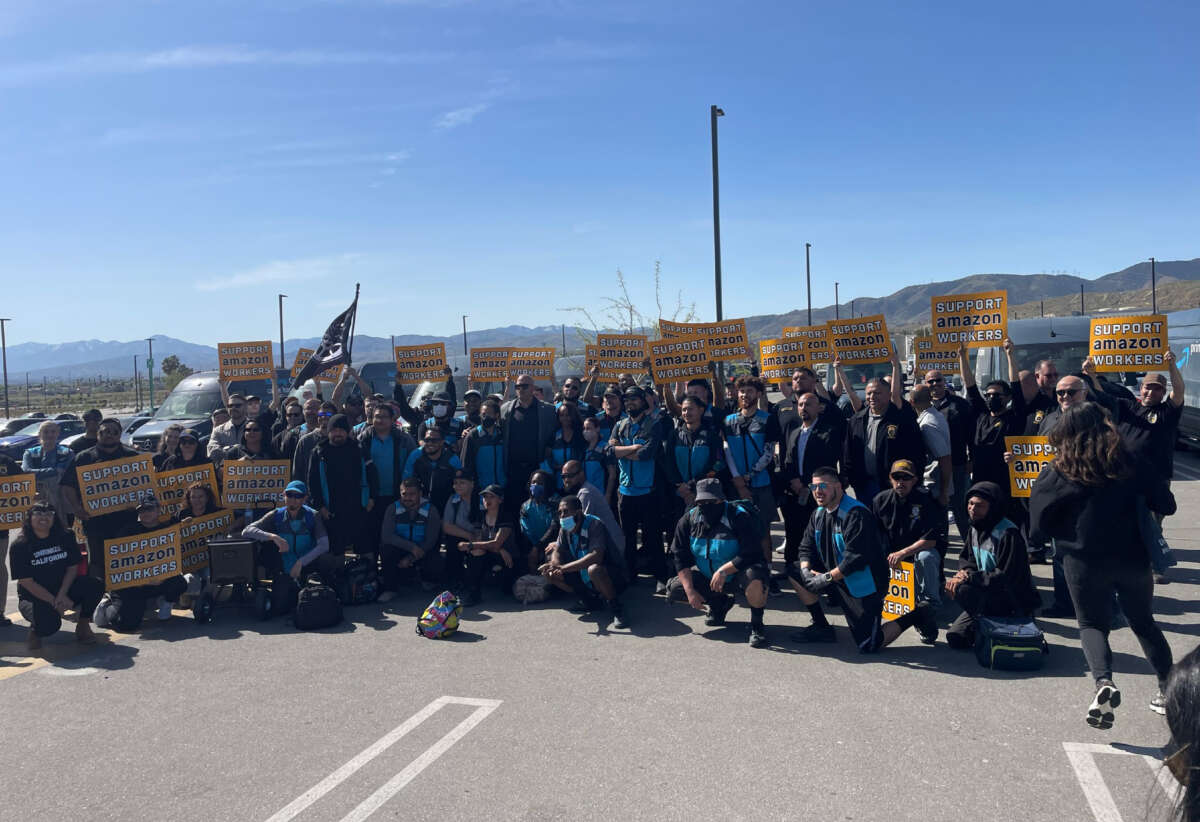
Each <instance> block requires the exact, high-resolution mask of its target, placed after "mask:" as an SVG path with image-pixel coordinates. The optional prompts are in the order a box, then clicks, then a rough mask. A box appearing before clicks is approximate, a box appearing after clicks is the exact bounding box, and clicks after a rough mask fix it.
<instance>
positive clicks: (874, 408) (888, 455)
mask: <svg viewBox="0 0 1200 822" xmlns="http://www.w3.org/2000/svg"><path fill="white" fill-rule="evenodd" d="M903 380H904V374H903V371H902V369H901V367H900V357H899V356H898V355H897V354H896V351H895V349H892V379H891V382H890V383H889V382H888V381H887V380H885V379H883V378H882V377H875V378H873V379H871V380H869V381H868V382H867V385H866V395H867V402H866V404H865V405H864V406H863V407H862V408H861V409H860V410H858V411H856V412H855V413H854V416H852V417H851V418H850V420H849V422H847V423H846V440H845V449H844V451H843V454H842V470H843V471H844V472H845V473H846V475H847V478H848V479H849V480H850V484H851V485H852V486H853V487H854V496H855V498H856V499H859V500H864V501H866V502H870V501H871V500H873V499H874V498H875V495H876V494H878V493H879V492H880V490H882V488H883V483H884V482H885V481H886V480H887V477H888V469H889V468H890V467H891V465H892V463H894V462H896V460H909V461H910V462H912V463H913V464H914V465H924V464H925V443H924V441H923V440H922V439H921V429H920V428H919V427H918V426H917V417H916V414H914V413H913V412H912V409H910V408H906V407H905V406H904V400H903V394H902V386H903V385H904V382H903Z"/></svg>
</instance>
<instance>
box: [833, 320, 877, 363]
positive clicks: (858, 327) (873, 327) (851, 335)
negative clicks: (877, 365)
mask: <svg viewBox="0 0 1200 822" xmlns="http://www.w3.org/2000/svg"><path fill="white" fill-rule="evenodd" d="M825 327H826V328H827V329H828V330H829V342H830V347H831V348H832V349H833V355H834V356H835V357H837V358H838V359H839V360H841V361H842V364H843V365H854V364H865V363H873V362H890V361H891V359H892V341H891V338H890V337H889V336H888V330H887V321H886V320H885V319H884V318H883V315H882V314H872V315H871V316H869V317H859V318H857V319H853V320H830V321H829V322H827V323H825Z"/></svg>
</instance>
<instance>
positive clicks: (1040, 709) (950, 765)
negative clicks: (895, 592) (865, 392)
mask: <svg viewBox="0 0 1200 822" xmlns="http://www.w3.org/2000/svg"><path fill="white" fill-rule="evenodd" d="M1174 490H1175V493H1176V496H1177V498H1178V500H1179V508H1180V511H1179V514H1178V515H1176V516H1175V517H1172V518H1170V519H1168V520H1167V521H1166V523H1165V530H1166V535H1167V538H1168V540H1169V541H1170V543H1171V545H1172V547H1173V549H1174V550H1175V552H1176V556H1177V557H1178V559H1179V561H1180V564H1179V566H1178V567H1176V568H1174V569H1173V570H1172V573H1171V578H1172V582H1171V583H1170V584H1169V585H1166V586H1161V587H1159V588H1158V589H1157V590H1156V612H1157V614H1158V616H1159V621H1160V624H1161V626H1162V627H1163V629H1164V630H1165V631H1166V632H1167V637H1168V639H1169V641H1170V643H1171V646H1172V648H1173V649H1174V651H1175V653H1176V656H1177V657H1178V656H1181V655H1182V654H1184V653H1186V652H1187V651H1189V650H1191V648H1193V647H1194V646H1195V645H1196V642H1197V636H1198V635H1200V618H1198V617H1197V614H1196V613H1195V610H1196V609H1195V607H1194V603H1195V602H1196V601H1197V598H1198V597H1197V595H1198V593H1200V516H1198V514H1197V512H1200V458H1198V455H1196V454H1194V453H1192V454H1187V455H1184V454H1179V455H1178V468H1177V475H1176V480H1175V484H1174ZM1049 572H1050V568H1049V566H1045V565H1041V566H1037V567H1036V568H1035V574H1036V576H1037V579H1038V583H1039V585H1040V586H1041V590H1042V591H1043V594H1044V597H1048V590H1049ZM651 590H652V588H651V586H650V584H649V582H648V581H647V580H645V579H643V581H642V582H641V583H640V584H639V585H638V586H637V587H636V588H635V589H633V591H632V592H631V593H630V594H627V596H626V601H627V612H628V614H629V615H630V617H631V619H632V620H633V627H632V629H631V630H628V631H610V630H609V629H608V628H607V627H606V624H605V620H602V619H599V618H598V617H597V616H582V617H581V616H576V615H574V614H570V613H567V612H566V611H565V610H564V603H563V601H561V600H560V601H551V602H547V603H544V604H539V605H534V606H530V607H528V608H522V607H520V606H518V605H517V604H515V603H513V602H511V601H509V600H507V599H504V600H502V599H501V598H500V597H499V595H497V594H493V595H492V596H491V597H489V598H488V599H487V600H485V603H484V604H483V606H482V607H480V608H477V609H469V610H468V611H467V612H466V614H465V619H464V622H463V627H462V630H461V631H460V632H459V634H458V636H457V637H455V638H454V639H453V640H448V641H430V640H427V639H424V638H421V637H419V636H417V635H416V634H415V632H414V623H415V618H416V616H417V614H419V612H420V610H421V608H422V607H423V606H424V605H425V604H426V603H427V602H428V600H429V599H431V598H432V594H426V593H418V592H415V591H414V592H412V593H411V594H408V595H405V596H402V597H400V598H399V599H397V600H394V601H392V602H390V603H387V604H386V605H381V604H375V605H364V606H358V607H355V608H350V609H347V617H348V619H347V621H346V622H344V623H343V624H342V625H341V626H339V627H337V628H334V629H330V630H328V631H321V632H316V633H300V632H297V631H295V630H294V629H293V628H292V627H291V626H290V625H289V624H287V622H286V621H285V620H274V621H270V622H265V623H262V622H258V621H257V620H256V619H255V618H254V616H253V614H252V613H250V611H249V610H248V609H244V608H240V607H238V606H224V607H222V608H219V609H218V612H217V616H216V620H215V621H214V622H213V623H212V624H211V625H208V626H200V625H196V624H195V623H194V622H193V621H192V620H191V619H190V617H189V616H184V615H182V614H183V612H179V614H178V615H177V616H175V617H173V618H172V619H171V620H169V621H167V622H165V623H161V624H157V623H155V624H150V625H148V627H146V628H145V629H144V630H143V631H142V632H140V633H139V634H137V635H116V634H111V633H109V634H108V636H106V637H105V638H104V641H103V642H102V644H100V645H98V646H96V647H94V648H90V649H80V648H79V647H78V646H76V645H75V643H74V639H73V635H72V634H70V633H69V632H66V631H64V632H62V633H60V634H59V635H58V636H56V637H53V638H51V639H50V640H48V641H47V642H46V646H45V653H44V654H43V656H42V657H38V658H31V657H29V656H27V654H26V652H25V650H24V644H23V638H24V635H25V629H24V628H23V627H13V628H8V629H3V628H0V714H2V716H3V720H0V728H2V729H3V740H4V744H3V745H0V774H2V776H0V785H2V786H3V788H4V790H3V795H4V797H5V811H4V817H5V818H11V819H22V820H38V819H52V818H53V819H58V818H62V817H64V816H66V817H83V818H87V819H94V820H107V819H114V820H115V819H120V820H129V819H172V818H174V819H178V818H180V817H181V816H192V815H201V816H206V817H210V818H217V819H238V820H271V822H285V820H291V819H297V820H360V819H366V818H368V817H370V818H373V819H405V820H426V819H430V820H432V819H444V818H459V819H470V818H487V819H498V820H510V819H512V820H550V819H563V818H572V819H615V818H631V819H692V818H696V817H701V818H710V819H771V820H774V819H779V820H784V819H796V818H799V817H807V818H814V819H839V820H883V819H887V820H908V819H913V820H925V821H926V822H929V821H930V820H954V821H955V822H961V820H962V819H963V818H964V817H968V818H974V819H984V820H993V819H994V820H1008V819H1021V820H1026V821H1028V820H1054V822H1071V821H1072V820H1087V819H1103V820H1106V822H1115V820H1120V819H1124V820H1141V819H1166V818H1167V817H1168V815H1169V811H1170V799H1169V797H1168V794H1167V793H1166V791H1165V790H1164V787H1163V785H1164V784H1169V783H1168V782H1163V783H1160V782H1159V779H1160V776H1166V775H1165V772H1161V773H1160V771H1159V769H1158V768H1157V767H1156V766H1154V765H1153V763H1152V762H1151V761H1150V760H1148V759H1147V758H1146V757H1147V755H1154V754H1156V753H1157V751H1158V749H1159V747H1160V746H1161V745H1162V744H1163V743H1164V742H1165V741H1166V738H1167V734H1166V728H1165V723H1164V721H1163V719H1162V718H1161V717H1159V716H1157V715H1156V714H1153V713H1152V712H1150V711H1149V710H1148V708H1147V702H1148V700H1149V699H1150V697H1151V696H1152V695H1153V693H1154V689H1155V682H1154V677H1153V675H1152V674H1151V670H1150V667H1149V665H1148V664H1147V663H1146V662H1145V661H1144V659H1143V658H1142V655H1141V653H1140V650H1139V648H1138V645H1137V643H1136V641H1135V639H1134V637H1133V635H1132V634H1131V633H1130V632H1129V630H1128V629H1125V630H1121V631H1117V632H1115V633H1114V634H1113V638H1112V642H1113V648H1114V659H1115V667H1116V680H1117V683H1118V685H1120V687H1121V689H1122V691H1123V694H1124V698H1125V702H1124V704H1123V705H1122V707H1121V708H1120V710H1119V711H1118V716H1117V723H1116V726H1115V727H1114V728H1113V729H1112V730H1111V731H1107V732H1103V731H1097V730H1094V729H1092V728H1090V727H1088V726H1087V725H1086V724H1085V722H1084V719H1083V717H1084V711H1085V709H1086V707H1087V704H1088V701H1089V699H1090V697H1091V684H1090V677H1089V676H1088V675H1087V673H1086V670H1085V667H1084V662H1083V655H1082V652H1081V651H1080V649H1079V644H1078V637H1077V631H1076V628H1075V625H1074V623H1073V622H1072V621H1064V620H1040V624H1041V625H1042V626H1043V629H1044V630H1045V631H1046V634H1047V638H1048V639H1049V641H1050V644H1051V646H1052V652H1051V655H1050V661H1049V664H1048V666H1047V667H1046V668H1045V669H1044V670H1042V671H1040V672H1037V673H1034V674H1017V673H998V672H990V671H986V670H984V669H982V668H980V667H979V666H978V665H977V664H976V662H975V659H974V656H973V655H971V654H968V653H962V652H955V651H951V650H950V649H948V648H947V647H946V645H945V643H944V642H942V641H941V640H939V641H938V643H937V644H936V645H934V646H933V647H928V646H924V645H922V644H920V642H919V641H918V640H917V638H916V636H915V635H912V632H909V633H906V634H905V635H904V636H902V637H901V638H900V640H898V641H897V643H896V644H895V645H893V646H891V647H889V648H888V649H886V650H885V651H884V652H882V653H880V654H878V655H875V656H866V657H864V656H859V655H858V654H857V653H856V652H855V650H854V648H853V646H852V644H851V642H850V639H849V635H848V632H847V631H846V630H845V628H844V622H843V621H842V620H841V615H840V614H838V613H837V612H833V613H831V621H833V623H834V624H835V625H836V626H838V627H839V631H838V633H839V638H840V639H839V643H838V644H837V645H836V646H822V647H816V648H812V647H803V646H797V645H794V644H792V643H790V642H789V641H788V640H787V634H788V632H789V631H790V630H793V629H794V628H795V627H798V626H801V625H805V624H807V622H808V615H807V613H806V612H804V610H803V609H802V608H801V607H800V606H799V604H798V603H797V601H796V600H795V598H794V597H792V596H785V597H778V598H772V599H771V600H770V603H769V610H768V612H767V626H768V632H769V637H770V639H771V646H770V647H769V648H767V649H759V650H755V649H752V648H750V647H748V646H747V645H746V634H747V628H746V621H747V619H748V611H746V610H745V609H744V608H743V607H737V608H735V609H734V610H733V611H732V612H731V614H730V625H729V626H728V627H724V628H706V627H705V626H704V624H703V617H702V615H700V614H699V613H698V612H694V611H692V610H691V609H690V608H688V607H687V606H686V605H682V604H675V605H666V604H664V602H663V601H662V600H661V599H658V598H655V597H653V596H651V595H650V591H651ZM8 595H9V596H8V601H7V604H6V608H5V611H6V613H9V614H15V611H16V603H15V588H14V587H13V586H11V585H10V589H9V592H8ZM1045 601H1046V602H1048V601H1049V600H1048V598H1046V599H1045ZM151 622H153V620H151ZM943 627H944V623H943ZM1166 779H1167V780H1169V777H1166Z"/></svg>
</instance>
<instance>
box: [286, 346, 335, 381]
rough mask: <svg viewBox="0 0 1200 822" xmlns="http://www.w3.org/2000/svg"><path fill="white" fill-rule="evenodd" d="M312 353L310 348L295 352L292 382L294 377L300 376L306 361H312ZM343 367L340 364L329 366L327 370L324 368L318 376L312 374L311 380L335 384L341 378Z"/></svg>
mask: <svg viewBox="0 0 1200 822" xmlns="http://www.w3.org/2000/svg"><path fill="white" fill-rule="evenodd" d="M313 353H314V352H313V349H311V348H301V349H299V350H298V351H296V361H295V362H294V363H292V379H293V380H294V379H296V377H298V376H300V371H301V370H302V369H303V368H304V366H306V365H308V361H309V360H311V359H312V355H313ZM345 367H346V364H345V363H342V364H340V365H334V366H330V367H329V368H326V369H325V370H324V371H322V372H321V373H320V374H314V375H313V380H314V381H321V380H324V381H325V382H337V381H338V380H340V379H341V378H342V369H344V368H345Z"/></svg>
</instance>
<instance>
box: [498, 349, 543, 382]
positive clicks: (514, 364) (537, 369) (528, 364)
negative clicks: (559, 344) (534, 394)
mask: <svg viewBox="0 0 1200 822" xmlns="http://www.w3.org/2000/svg"><path fill="white" fill-rule="evenodd" d="M553 373H554V349H553V348H513V349H511V350H510V351H509V352H508V376H509V377H510V378H512V379H514V380H515V379H516V378H517V377H519V376H521V375H522V374H528V375H529V376H531V377H533V378H534V379H535V380H548V379H550V376H551V375H552V374H553Z"/></svg>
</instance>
